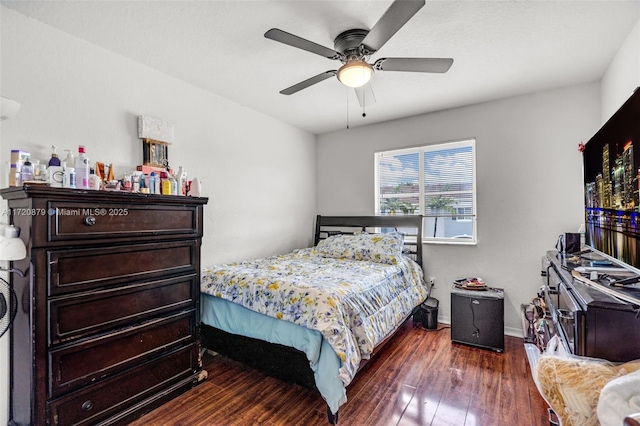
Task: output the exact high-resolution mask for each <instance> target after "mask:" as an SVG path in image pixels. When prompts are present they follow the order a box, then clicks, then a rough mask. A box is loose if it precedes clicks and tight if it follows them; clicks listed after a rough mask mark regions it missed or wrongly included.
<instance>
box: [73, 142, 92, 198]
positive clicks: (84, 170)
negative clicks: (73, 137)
mask: <svg viewBox="0 0 640 426" xmlns="http://www.w3.org/2000/svg"><path fill="white" fill-rule="evenodd" d="M75 164H76V187H77V188H78V189H90V187H91V185H90V184H89V175H90V171H89V170H90V168H89V159H88V158H87V157H86V155H85V152H84V145H80V146H78V158H76V161H75Z"/></svg>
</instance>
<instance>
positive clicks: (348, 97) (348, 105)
mask: <svg viewBox="0 0 640 426" xmlns="http://www.w3.org/2000/svg"><path fill="white" fill-rule="evenodd" d="M347 130H349V95H348V94H347Z"/></svg>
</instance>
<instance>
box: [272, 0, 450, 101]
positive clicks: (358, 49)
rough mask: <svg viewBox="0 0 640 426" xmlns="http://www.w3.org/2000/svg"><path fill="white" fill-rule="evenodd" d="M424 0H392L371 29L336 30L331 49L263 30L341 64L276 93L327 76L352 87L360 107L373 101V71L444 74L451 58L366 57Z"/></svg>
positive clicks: (287, 92)
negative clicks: (338, 32) (336, 34)
mask: <svg viewBox="0 0 640 426" xmlns="http://www.w3.org/2000/svg"><path fill="white" fill-rule="evenodd" d="M424 4H425V0H395V1H394V2H393V3H392V4H391V6H389V8H388V9H387V11H386V12H385V13H384V14H383V15H382V17H381V18H380V20H379V21H378V22H377V23H376V24H375V25H374V26H373V28H372V29H371V30H364V29H351V30H347V31H344V32H342V33H340V34H339V35H338V36H337V37H336V38H335V40H334V48H333V49H330V48H328V47H325V46H322V45H319V44H317V43H314V42H312V41H309V40H306V39H304V38H301V37H298V36H296V35H293V34H290V33H288V32H286V31H282V30H280V29H277V28H272V29H270V30H269V31H267V32H266V33H265V34H264V36H265V37H266V38H268V39H271V40H275V41H278V42H280V43H284V44H288V45H289V46H293V47H297V48H298V49H302V50H306V51H307V52H311V53H315V54H316V55H320V56H324V57H325V58H328V59H334V60H338V61H340V62H342V63H343V65H342V66H341V67H340V68H339V69H338V70H330V71H325V72H323V73H320V74H318V75H316V76H313V77H311V78H308V79H306V80H304V81H301V82H300V83H297V84H294V85H293V86H291V87H288V88H286V89H284V90H281V91H280V93H281V94H283V95H292V94H294V93H296V92H299V91H300V90H302V89H306V88H307V87H309V86H312V85H314V84H316V83H320V82H321V81H324V80H326V79H328V78H330V77H333V76H337V77H338V80H339V81H340V82H341V83H342V84H344V85H345V86H348V87H353V88H355V91H356V95H357V97H358V101H359V102H360V105H361V106H362V107H364V106H365V104H367V105H369V104H371V103H373V102H375V98H374V97H373V91H372V90H371V87H370V85H369V84H367V83H369V81H370V79H371V77H372V76H373V73H374V70H375V71H405V72H427V73H445V72H447V71H448V70H449V68H451V65H452V64H453V59H451V58H380V59H378V60H376V61H375V62H374V63H373V64H370V63H368V62H367V61H368V60H369V57H370V56H371V55H373V54H374V53H375V52H377V51H378V50H380V48H381V47H382V46H383V45H384V44H385V43H386V42H387V41H389V39H390V38H391V37H392V36H393V35H394V34H395V33H396V32H397V31H398V30H399V29H400V28H402V27H403V26H404V25H405V24H406V23H407V22H408V21H409V19H411V18H412V17H413V15H415V14H416V13H417V12H418V10H420V9H421V8H422V6H424Z"/></svg>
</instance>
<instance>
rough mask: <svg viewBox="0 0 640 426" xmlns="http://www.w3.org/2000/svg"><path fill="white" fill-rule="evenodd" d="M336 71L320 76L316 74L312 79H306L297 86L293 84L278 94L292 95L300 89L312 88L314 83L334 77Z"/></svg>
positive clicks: (326, 72)
mask: <svg viewBox="0 0 640 426" xmlns="http://www.w3.org/2000/svg"><path fill="white" fill-rule="evenodd" d="M337 73H338V71H325V72H323V73H322V74H318V75H316V76H314V77H311V78H308V79H306V80H305V81H301V82H300V83H298V84H294V85H293V86H291V87H287V88H286V89H284V90H281V91H280V93H281V94H283V95H293V94H294V93H296V92H299V91H300V90H302V89H306V88H307V87H309V86H313V85H314V84H316V83H320V82H321V81H324V80H326V79H328V78H331V77H333V76H335V75H336V74H337Z"/></svg>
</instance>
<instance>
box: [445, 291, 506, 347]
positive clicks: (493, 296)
mask: <svg viewBox="0 0 640 426" xmlns="http://www.w3.org/2000/svg"><path fill="white" fill-rule="evenodd" d="M451 341H453V342H456V343H464V344H466V345H473V346H478V347H481V348H486V349H492V350H494V351H496V352H502V351H504V291H503V290H502V289H500V288H488V289H486V290H465V289H461V288H458V287H456V286H453V288H452V289H451Z"/></svg>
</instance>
